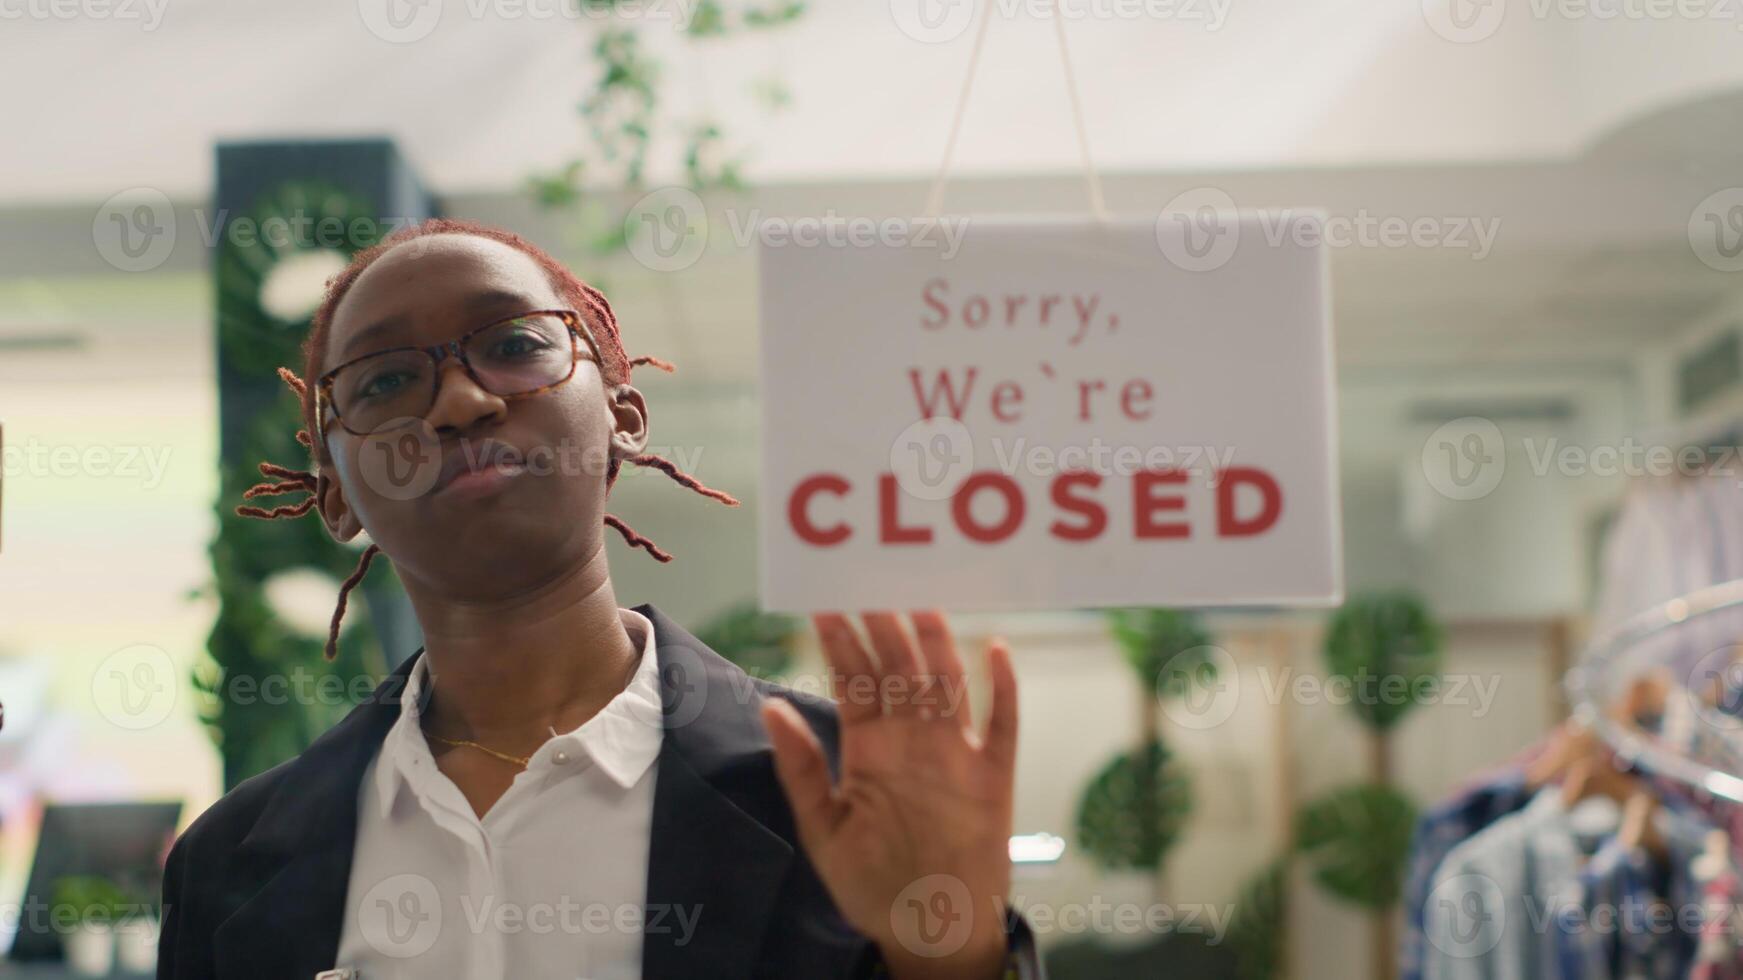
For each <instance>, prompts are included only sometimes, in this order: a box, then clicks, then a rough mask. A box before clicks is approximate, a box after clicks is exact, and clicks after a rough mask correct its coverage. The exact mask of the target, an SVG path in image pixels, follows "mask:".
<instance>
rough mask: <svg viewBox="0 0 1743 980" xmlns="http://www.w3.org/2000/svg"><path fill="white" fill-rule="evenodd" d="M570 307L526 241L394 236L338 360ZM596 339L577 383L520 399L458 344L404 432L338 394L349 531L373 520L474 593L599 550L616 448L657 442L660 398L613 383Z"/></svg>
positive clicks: (336, 321)
mask: <svg viewBox="0 0 1743 980" xmlns="http://www.w3.org/2000/svg"><path fill="white" fill-rule="evenodd" d="M566 308H570V304H568V303H566V302H564V301H563V300H562V299H561V298H560V297H559V295H558V293H557V291H556V289H555V288H554V287H553V286H552V284H551V283H550V281H549V280H548V278H547V277H546V275H545V273H544V270H543V269H541V268H540V267H539V265H538V263H536V262H534V261H533V260H532V259H531V258H530V257H528V256H526V255H524V254H522V253H521V252H519V251H517V250H515V249H513V248H511V247H509V246H507V245H504V244H502V243H500V242H496V241H492V240H490V239H487V238H479V237H476V236H472V235H463V234H442V235H432V236H427V237H424V238H420V239H415V240H413V241H409V242H405V243H403V244H401V245H398V246H396V247H394V248H393V249H390V250H389V251H388V252H386V253H385V254H383V255H382V256H381V257H380V258H378V259H377V260H376V261H375V262H374V263H373V264H372V265H370V266H369V268H368V269H367V270H365V271H364V272H363V274H362V275H360V276H359V277H358V278H357V281H356V282H355V283H353V284H352V286H351V289H350V291H349V292H348V293H347V294H346V296H345V298H344V300H343V301H341V302H340V304H339V306H338V309H337V310H335V311H334V316H333V321H332V325H331V328H330V330H329V333H328V336H327V348H326V350H325V351H324V352H323V361H322V363H323V364H324V365H326V366H327V367H326V369H331V368H332V367H335V366H338V365H340V364H344V363H345V362H347V361H350V360H352V359H353V358H356V357H358V356H360V355H364V354H369V353H372V352H375V351H380V350H384V349H386V348H391V347H404V346H417V347H422V346H427V345H433V344H439V343H444V342H446V341H450V340H454V339H457V338H459V337H460V336H461V335H462V334H465V333H466V332H468V331H470V330H472V329H474V328H477V327H480V326H483V325H485V324H487V323H490V322H492V321H494V320H499V319H502V318H504V317H509V316H514V315H516V314H519V313H525V312H530V311H533V310H552V309H566ZM581 350H582V360H581V361H580V362H579V363H577V364H576V366H575V372H574V375H573V376H572V377H571V378H570V379H569V381H568V382H567V383H565V384H562V385H559V386H558V387H556V388H553V389H551V390H549V391H545V392H542V393H540V394H537V395H533V396H531V397H525V398H517V399H512V400H511V399H504V398H502V397H499V396H497V395H494V394H492V393H490V392H489V391H486V390H485V389H484V388H482V387H481V386H479V385H478V384H477V383H476V382H474V381H473V380H472V378H471V377H470V376H468V375H467V373H466V371H465V370H464V369H463V368H461V366H460V365H459V363H458V361H456V360H455V359H454V358H452V357H450V358H447V359H445V360H443V361H442V362H441V365H440V368H439V371H440V387H439V389H438V392H437V395H436V400H435V403H434V404H433V405H432V406H431V408H430V410H429V412H428V413H427V414H426V415H425V417H424V419H423V420H422V422H421V423H417V424H412V425H409V426H407V427H404V428H398V429H394V430H392V431H390V432H383V433H377V434H373V435H357V434H355V433H352V432H350V431H347V430H346V429H345V428H344V427H343V426H341V425H339V424H337V423H336V422H334V421H333V419H332V410H331V409H330V408H324V409H323V411H325V412H326V424H325V427H326V436H325V438H326V445H327V451H328V453H329V454H330V455H331V458H332V463H333V465H332V467H331V468H324V469H323V473H322V476H321V486H320V489H319V491H318V496H319V498H320V509H321V514H322V517H323V519H324V520H325V521H326V522H327V525H328V527H329V528H330V529H331V530H332V531H333V533H334V536H335V537H338V538H339V539H341V540H350V539H351V538H353V537H355V536H356V535H357V533H358V532H359V531H367V532H368V533H369V535H370V537H371V538H373V539H374V541H375V543H376V544H378V545H380V546H381V548H382V550H383V551H384V552H386V554H387V556H388V557H389V558H391V559H393V562H394V565H395V566H396V568H397V569H398V570H399V571H400V574H401V575H402V577H405V578H407V579H408V580H410V581H415V582H416V583H418V584H422V585H425V586H427V587H430V588H434V589H436V590H438V591H440V592H443V593H445V594H449V595H454V596H459V597H466V598H480V599H482V598H490V597H497V596H505V595H513V594H516V593H517V592H521V591H524V590H527V589H530V588H533V587H535V586H536V585H538V584H539V583H541V582H545V581H549V580H550V579H551V578H553V577H555V576H557V575H560V574H562V573H563V572H564V571H565V570H566V569H568V568H571V567H573V566H574V565H575V564H577V563H579V562H583V561H586V560H587V559H589V558H591V557H592V556H593V555H594V554H595V553H596V552H597V551H598V550H599V549H600V548H601V547H603V545H604V532H603V527H602V521H603V520H604V515H605V491H606V486H605V477H606V466H607V463H608V461H609V459H610V457H611V456H612V455H617V456H620V457H622V456H629V455H634V454H636V453H639V452H641V451H642V450H643V448H644V447H645V445H646V442H647V408H646V405H645V403H644V402H643V400H642V397H641V393H640V392H638V391H636V390H635V389H634V388H632V387H630V386H629V385H617V386H614V387H611V388H609V389H608V388H607V386H606V384H605V381H604V379H603V378H602V377H601V376H600V373H599V364H598V362H597V361H595V360H593V355H592V352H591V351H590V350H589V349H588V347H587V345H586V344H585V343H584V342H583V343H582V344H581ZM335 474H336V477H337V478H336V479H335V478H334V475H335Z"/></svg>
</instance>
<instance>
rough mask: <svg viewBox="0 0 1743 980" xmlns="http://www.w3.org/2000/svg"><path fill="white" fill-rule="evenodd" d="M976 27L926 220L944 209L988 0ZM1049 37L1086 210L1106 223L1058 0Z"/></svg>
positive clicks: (982, 40)
mask: <svg viewBox="0 0 1743 980" xmlns="http://www.w3.org/2000/svg"><path fill="white" fill-rule="evenodd" d="M981 4H982V7H981V17H980V26H979V27H977V28H976V29H975V32H974V46H973V47H972V48H971V49H969V53H968V73H967V74H966V75H965V76H964V78H963V79H962V91H961V92H960V93H959V94H958V95H957V97H956V112H955V113H954V114H953V115H952V116H951V119H950V134H949V135H948V136H946V137H945V140H944V159H943V160H942V161H940V162H939V164H938V176H937V177H935V178H933V180H932V190H931V193H929V194H928V195H927V197H926V211H925V214H926V217H929V218H936V217H938V216H939V215H940V214H941V213H943V210H944V184H945V181H947V180H948V179H949V177H950V166H951V161H952V160H953V158H954V157H955V155H956V141H957V137H958V136H960V135H961V133H962V119H963V116H965V115H967V112H968V96H969V93H970V91H972V90H973V88H974V76H975V73H976V71H978V69H979V67H980V54H981V51H982V49H984V48H985V47H986V36H987V28H988V26H990V25H991V24H992V19H993V9H994V8H995V6H997V5H996V4H995V3H993V2H992V0H981ZM1051 4H1052V7H1053V34H1054V37H1055V38H1056V39H1057V40H1058V42H1059V65H1060V67H1061V68H1063V69H1064V73H1065V92H1066V95H1067V96H1068V97H1069V99H1070V103H1071V121H1072V124H1073V126H1074V127H1075V129H1076V132H1077V153H1078V157H1079V159H1081V161H1082V163H1083V180H1084V184H1085V186H1086V188H1087V190H1088V193H1089V210H1090V212H1091V213H1092V214H1094V215H1095V218H1096V220H1097V221H1101V222H1104V223H1105V222H1106V221H1107V220H1108V210H1107V200H1106V198H1105V197H1104V196H1103V195H1102V189H1101V175H1100V174H1098V173H1097V172H1096V169H1095V161H1094V158H1093V157H1092V156H1091V154H1090V152H1089V128H1088V127H1087V126H1086V125H1085V124H1084V121H1083V99H1082V97H1081V96H1080V95H1079V94H1078V91H1077V73H1076V72H1074V71H1073V70H1072V68H1071V52H1070V50H1069V49H1068V48H1067V47H1066V44H1065V16H1064V12H1063V11H1061V10H1060V7H1059V0H1051Z"/></svg>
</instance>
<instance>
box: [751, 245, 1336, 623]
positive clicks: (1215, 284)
mask: <svg viewBox="0 0 1743 980" xmlns="http://www.w3.org/2000/svg"><path fill="white" fill-rule="evenodd" d="M867 224H868V225H869V227H863V228H859V229H858V230H859V232H861V233H860V234H855V233H854V229H852V228H849V227H846V226H845V225H842V224H827V223H826V224H820V225H819V226H818V227H817V228H814V229H811V231H814V232H815V233H814V234H804V235H801V234H799V231H800V226H799V225H798V224H796V223H795V224H791V225H788V226H784V227H783V228H782V229H780V230H781V231H783V232H784V233H782V234H770V233H768V232H769V231H770V229H769V228H768V226H765V228H764V232H765V233H764V234H763V235H762V236H761V238H762V249H761V277H762V284H761V296H762V381H761V396H762V406H763V433H762V439H763V459H762V473H763V482H762V488H761V494H760V496H761V518H762V527H761V541H762V593H763V604H764V605H765V606H766V607H767V608H769V609H774V610H784V611H791V612H803V611H814V610H821V609H839V610H862V609H911V608H927V607H939V608H945V609H954V610H970V609H1050V608H1065V607H1082V606H1110V605H1120V606H1124V605H1158V606H1213V605H1327V604H1335V603H1337V602H1339V601H1340V600H1341V597H1342V588H1343V586H1342V558H1341V529H1340V521H1339V509H1338V494H1337V470H1336V460H1335V438H1334V409H1335V402H1334V393H1333V391H1334V390H1333V380H1332V345H1331V330H1330V320H1329V315H1328V299H1327V258H1326V250H1325V245H1324V242H1323V240H1322V238H1321V235H1320V229H1321V227H1322V219H1321V217H1320V216H1319V215H1317V214H1296V213H1284V214H1264V215H1257V214H1255V215H1243V216H1241V217H1239V218H1236V217H1234V216H1233V215H1227V216H1224V217H1216V216H1214V215H1210V214H1208V213H1205V214H1199V215H1165V216H1164V217H1163V219H1162V220H1160V221H1142V222H1139V221H1111V222H1108V223H1097V222H1093V221H1076V220H1055V221H1041V220H991V219H988V220H982V219H977V218H953V219H942V221H941V222H938V223H934V224H932V225H929V226H926V227H924V228H922V227H921V226H920V225H919V224H917V223H896V222H884V223H867ZM898 232H899V233H898Z"/></svg>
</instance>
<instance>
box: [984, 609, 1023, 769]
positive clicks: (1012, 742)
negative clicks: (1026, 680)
mask: <svg viewBox="0 0 1743 980" xmlns="http://www.w3.org/2000/svg"><path fill="white" fill-rule="evenodd" d="M987 674H988V675H989V676H990V677H991V678H992V682H993V704H992V708H991V710H990V711H988V712H987V730H986V752H987V754H988V755H989V756H991V757H992V758H993V759H995V760H997V761H998V763H999V764H1000V765H1001V766H1003V767H1004V768H1005V770H1006V771H1007V772H1009V771H1012V770H1014V769H1015V767H1016V762H1017V672H1016V670H1015V669H1014V668H1012V666H1011V648H1010V647H1008V646H1006V645H1005V641H1004V638H1003V637H998V638H995V639H994V640H993V641H992V642H991V643H990V644H988V646H987Z"/></svg>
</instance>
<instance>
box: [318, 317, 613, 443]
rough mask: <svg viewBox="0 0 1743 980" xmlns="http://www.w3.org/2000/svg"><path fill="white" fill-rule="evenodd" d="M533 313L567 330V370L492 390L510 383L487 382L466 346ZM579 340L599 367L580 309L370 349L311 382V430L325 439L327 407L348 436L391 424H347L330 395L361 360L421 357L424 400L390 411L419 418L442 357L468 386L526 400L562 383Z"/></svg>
mask: <svg viewBox="0 0 1743 980" xmlns="http://www.w3.org/2000/svg"><path fill="white" fill-rule="evenodd" d="M537 317H557V318H559V319H561V320H562V321H563V325H564V326H565V327H566V328H567V330H566V333H567V336H568V338H569V346H570V352H569V353H570V356H569V359H568V369H567V370H566V371H564V372H563V375H562V377H558V378H553V379H551V380H549V381H543V382H541V383H539V384H537V385H533V386H530V387H527V388H524V389H519V390H512V391H500V390H498V389H499V388H503V387H509V386H510V385H506V384H504V383H500V382H499V383H493V382H492V381H491V380H488V379H487V377H486V375H483V374H480V372H479V371H478V369H477V367H476V366H475V365H474V364H473V363H472V354H471V353H469V352H468V345H469V344H471V343H472V341H473V340H475V339H476V338H477V337H479V336H480V335H482V334H484V333H486V332H488V331H491V330H495V329H497V328H499V327H502V326H503V325H504V324H509V323H514V322H515V321H518V320H527V319H531V318H537ZM582 342H585V343H586V345H587V351H588V354H589V355H590V356H591V359H592V360H593V361H594V363H596V364H601V365H603V364H604V360H603V358H601V356H600V353H599V344H598V342H597V341H595V340H594V338H593V331H592V330H591V329H590V328H589V327H588V326H587V321H586V319H584V318H583V317H582V316H581V314H580V313H578V312H577V311H575V310H532V311H529V312H526V313H516V314H515V315H513V316H506V317H503V318H501V319H498V320H492V321H490V322H489V323H486V324H484V325H483V326H481V327H477V328H475V329H473V330H468V331H467V332H466V333H464V334H462V335H460V336H459V337H456V338H455V339H453V340H450V341H447V342H445V343H440V344H430V345H428V346H423V347H420V346H404V347H388V348H385V349H383V350H377V351H370V352H369V353H367V354H363V355H361V356H358V357H354V358H352V359H350V360H348V361H346V362H345V363H343V364H341V365H339V366H338V367H335V368H333V369H332V370H330V371H328V372H326V373H325V374H323V375H321V377H320V378H319V379H318V380H317V381H316V382H315V423H316V428H317V430H318V431H317V433H316V434H317V435H318V436H319V437H320V438H321V439H323V440H325V439H326V437H327V432H328V428H327V410H328V409H331V410H332V413H333V421H335V422H338V423H339V425H340V427H341V428H343V429H344V430H345V431H347V432H349V433H351V434H353V435H359V436H368V435H373V434H375V433H378V432H382V431H385V430H387V429H390V428H393V426H388V425H383V426H379V427H373V428H372V427H369V426H363V427H362V431H359V430H358V429H356V428H353V427H352V425H351V423H350V422H348V421H347V420H346V417H345V413H344V412H343V411H341V410H340V407H339V403H338V400H337V399H335V397H334V395H333V388H334V383H335V381H336V380H337V379H338V378H339V376H340V375H341V374H344V373H345V372H348V371H350V372H355V371H356V370H357V369H358V367H359V365H363V364H365V363H366V362H372V361H384V360H385V359H387V358H390V357H394V356H402V355H412V354H415V355H422V356H423V357H424V358H427V359H428V363H429V368H430V375H431V380H430V382H429V394H428V399H427V400H426V401H425V402H424V404H423V407H422V408H421V409H417V410H415V411H403V412H397V413H396V417H397V418H400V419H405V418H423V417H424V416H425V415H427V414H428V413H429V410H430V409H431V408H433V407H435V404H436V399H437V398H438V397H439V396H440V395H441V391H442V375H443V374H444V372H443V371H442V370H441V366H442V362H443V361H445V360H447V359H448V358H449V357H452V358H454V359H455V360H457V361H459V362H460V366H461V368H462V369H463V370H465V372H466V376H467V377H469V378H471V379H472V383H473V384H476V385H477V386H478V387H480V388H482V389H484V390H485V391H488V392H490V393H491V394H493V395H495V396H497V397H498V398H503V399H509V400H513V399H519V398H531V397H532V396H534V395H541V394H544V393H545V392H547V391H550V390H551V389H553V388H557V387H560V386H562V385H564V384H567V383H568V382H569V380H570V379H571V378H573V377H574V376H575V365H576V364H577V363H578V362H579V361H580V360H581V359H582V355H581V343H582ZM411 363H419V362H411Z"/></svg>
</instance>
